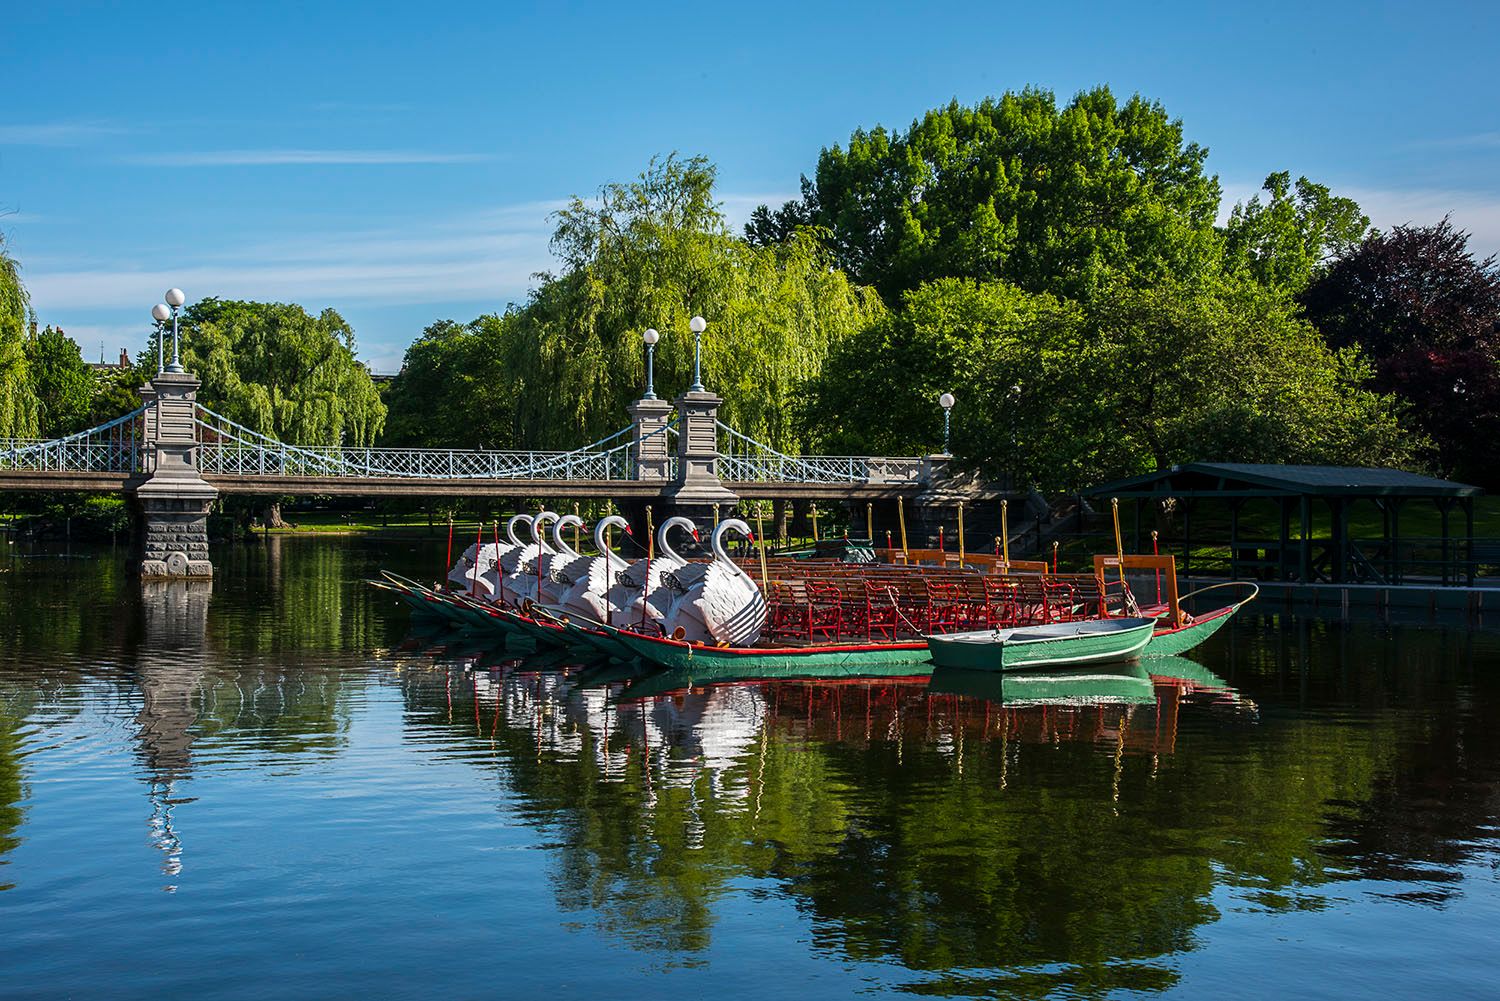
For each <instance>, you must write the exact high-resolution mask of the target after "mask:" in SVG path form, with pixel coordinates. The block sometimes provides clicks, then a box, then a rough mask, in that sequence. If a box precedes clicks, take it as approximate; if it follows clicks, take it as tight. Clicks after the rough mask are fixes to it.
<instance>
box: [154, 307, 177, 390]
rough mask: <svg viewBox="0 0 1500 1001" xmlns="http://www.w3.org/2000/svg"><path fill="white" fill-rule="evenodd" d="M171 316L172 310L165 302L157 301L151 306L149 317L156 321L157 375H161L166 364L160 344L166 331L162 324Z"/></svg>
mask: <svg viewBox="0 0 1500 1001" xmlns="http://www.w3.org/2000/svg"><path fill="white" fill-rule="evenodd" d="M171 318H172V311H171V310H170V309H168V308H167V307H166V305H165V304H163V303H160V302H159V303H157V304H156V305H155V306H152V307H151V319H153V320H155V321H156V374H157V375H161V373H162V368H163V367H164V366H165V364H166V360H165V359H164V358H163V356H162V344H163V338H165V337H166V335H167V332H166V330H165V329H163V327H162V324H163V323H166V322H167V321H168V320H170V319H171Z"/></svg>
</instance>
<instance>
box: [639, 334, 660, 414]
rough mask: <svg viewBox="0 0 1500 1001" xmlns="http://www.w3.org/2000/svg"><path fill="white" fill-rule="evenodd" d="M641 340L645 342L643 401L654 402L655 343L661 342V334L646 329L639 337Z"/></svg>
mask: <svg viewBox="0 0 1500 1001" xmlns="http://www.w3.org/2000/svg"><path fill="white" fill-rule="evenodd" d="M641 340H643V341H645V342H646V395H645V396H644V397H643V399H647V400H654V399H656V379H655V375H656V373H655V367H656V342H657V341H659V340H661V334H658V333H657V332H656V330H655V329H653V328H649V327H648V328H647V330H646V332H645V333H644V334H642V335H641Z"/></svg>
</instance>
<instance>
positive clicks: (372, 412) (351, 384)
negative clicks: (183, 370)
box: [182, 299, 385, 445]
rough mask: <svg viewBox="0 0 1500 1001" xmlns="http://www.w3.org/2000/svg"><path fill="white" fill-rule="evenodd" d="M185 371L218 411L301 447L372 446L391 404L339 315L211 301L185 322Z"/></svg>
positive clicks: (279, 305)
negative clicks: (361, 359) (200, 384)
mask: <svg viewBox="0 0 1500 1001" xmlns="http://www.w3.org/2000/svg"><path fill="white" fill-rule="evenodd" d="M182 327H183V330H182V339H183V341H182V343H183V355H184V359H183V361H184V365H185V366H186V367H187V369H188V371H190V372H195V373H197V375H198V376H199V377H200V378H201V379H202V380H203V389H202V391H201V393H200V397H201V398H202V400H203V402H204V403H205V404H206V405H207V406H208V407H210V408H212V409H214V410H216V411H218V412H219V413H222V414H223V415H224V416H226V417H228V418H230V419H231V420H234V421H238V422H239V423H241V424H244V425H246V426H247V427H249V428H251V429H252V430H254V431H258V432H260V433H261V434H266V435H270V436H271V437H273V438H276V439H278V440H280V441H284V442H287V443H289V444H294V445H338V444H345V445H369V444H372V443H373V442H374V440H375V437H376V436H377V435H378V434H379V433H380V430H381V428H382V427H383V425H384V423H385V404H383V403H382V402H381V400H380V394H379V392H377V391H376V389H375V383H374V382H373V381H372V380H371V379H370V373H369V371H368V370H367V369H366V368H365V367H364V366H363V365H362V364H360V363H359V361H358V360H357V359H356V358H355V356H354V330H353V328H351V327H350V326H349V324H348V323H346V322H344V319H343V317H341V316H339V314H338V313H336V312H334V311H333V310H331V309H325V310H324V311H323V312H322V313H321V314H319V315H318V316H312V315H310V314H309V313H308V312H307V311H306V310H304V309H303V308H302V307H301V306H298V305H289V304H285V303H264V302H234V301H228V300H219V299H204V300H203V301H201V302H198V303H195V304H193V305H192V306H190V307H188V309H187V310H186V311H185V312H184V314H183V320H182Z"/></svg>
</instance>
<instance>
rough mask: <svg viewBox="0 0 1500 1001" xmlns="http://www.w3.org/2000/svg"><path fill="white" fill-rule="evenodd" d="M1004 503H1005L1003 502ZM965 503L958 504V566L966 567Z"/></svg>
mask: <svg viewBox="0 0 1500 1001" xmlns="http://www.w3.org/2000/svg"><path fill="white" fill-rule="evenodd" d="M1002 503H1003V502H1002ZM964 556H965V551H964V502H963V501H959V502H958V565H959V567H960V568H962V567H963V565H964Z"/></svg>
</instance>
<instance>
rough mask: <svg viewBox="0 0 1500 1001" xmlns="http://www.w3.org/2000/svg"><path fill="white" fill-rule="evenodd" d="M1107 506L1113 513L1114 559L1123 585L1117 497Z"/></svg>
mask: <svg viewBox="0 0 1500 1001" xmlns="http://www.w3.org/2000/svg"><path fill="white" fill-rule="evenodd" d="M1109 506H1110V509H1111V510H1112V511H1113V512H1114V517H1115V558H1116V559H1117V560H1118V561H1119V566H1120V583H1121V584H1124V583H1125V544H1124V543H1123V542H1121V541H1120V498H1118V497H1111V498H1110V499H1109Z"/></svg>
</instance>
